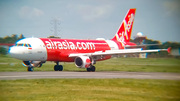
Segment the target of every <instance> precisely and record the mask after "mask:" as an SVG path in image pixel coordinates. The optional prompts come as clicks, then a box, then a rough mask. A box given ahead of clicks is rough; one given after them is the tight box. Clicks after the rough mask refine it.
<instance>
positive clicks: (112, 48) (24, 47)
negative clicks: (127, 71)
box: [9, 8, 170, 72]
mask: <svg viewBox="0 0 180 101" xmlns="http://www.w3.org/2000/svg"><path fill="white" fill-rule="evenodd" d="M135 12H136V8H131V9H129V10H128V12H127V14H126V16H125V18H124V19H123V21H122V23H121V25H120V27H119V29H118V30H117V33H116V34H115V36H114V37H113V38H112V39H110V40H105V39H102V38H99V39H96V40H82V39H81V40H79V39H58V38H24V39H22V40H19V41H17V42H16V43H15V45H14V46H13V47H11V48H10V50H9V54H10V56H11V57H13V58H16V59H20V60H22V61H23V65H24V66H26V67H27V71H33V70H34V67H41V66H42V64H43V63H45V62H46V61H54V62H55V63H56V65H55V66H54V70H55V71H63V66H62V65H60V64H59V62H74V63H75V65H76V67H78V68H86V69H87V71H88V72H95V70H96V68H95V66H94V64H96V61H102V60H107V59H110V58H111V56H112V55H121V54H134V53H147V52H159V51H167V52H170V48H168V49H154V50H142V49H141V48H131V49H126V46H127V47H131V46H132V47H135V46H137V45H136V44H135V43H132V42H130V38H131V31H132V27H133V23H134V18H135Z"/></svg>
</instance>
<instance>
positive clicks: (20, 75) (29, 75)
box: [0, 71, 180, 80]
mask: <svg viewBox="0 0 180 101" xmlns="http://www.w3.org/2000/svg"><path fill="white" fill-rule="evenodd" d="M40 78H134V79H167V80H180V73H159V72H155V73H154V72H153V73H152V72H64V71H63V72H57V71H50V72H36V71H34V72H0V80H15V79H40Z"/></svg>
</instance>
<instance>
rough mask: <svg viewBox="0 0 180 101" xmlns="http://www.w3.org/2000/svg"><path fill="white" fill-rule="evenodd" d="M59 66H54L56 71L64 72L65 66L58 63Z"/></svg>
mask: <svg viewBox="0 0 180 101" xmlns="http://www.w3.org/2000/svg"><path fill="white" fill-rule="evenodd" d="M56 64H57V65H55V66H54V71H63V66H62V65H59V62H56Z"/></svg>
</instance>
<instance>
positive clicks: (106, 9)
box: [68, 4, 112, 21]
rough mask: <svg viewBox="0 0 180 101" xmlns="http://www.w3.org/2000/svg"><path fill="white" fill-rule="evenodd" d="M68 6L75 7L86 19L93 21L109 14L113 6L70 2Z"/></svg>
mask: <svg viewBox="0 0 180 101" xmlns="http://www.w3.org/2000/svg"><path fill="white" fill-rule="evenodd" d="M68 8H70V9H74V10H75V11H76V12H77V13H78V14H80V15H81V17H82V18H83V19H84V20H86V21H93V20H95V19H98V18H101V17H104V16H108V14H110V13H111V11H112V7H111V6H110V5H102V6H93V5H71V4H69V5H68Z"/></svg>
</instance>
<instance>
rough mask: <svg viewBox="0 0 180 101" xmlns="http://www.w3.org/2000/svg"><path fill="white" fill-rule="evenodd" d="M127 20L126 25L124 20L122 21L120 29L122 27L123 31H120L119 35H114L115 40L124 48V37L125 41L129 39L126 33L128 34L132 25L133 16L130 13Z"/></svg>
mask: <svg viewBox="0 0 180 101" xmlns="http://www.w3.org/2000/svg"><path fill="white" fill-rule="evenodd" d="M127 17H128V18H129V20H128V22H127V23H126V19H124V20H123V25H124V26H121V27H124V30H122V31H121V32H120V33H119V35H118V33H117V34H116V39H117V40H118V41H119V42H121V43H122V45H123V46H124V44H125V37H126V40H128V39H129V37H128V33H129V32H130V30H131V27H132V24H133V21H134V14H133V13H131V14H130V15H128V16H127Z"/></svg>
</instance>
